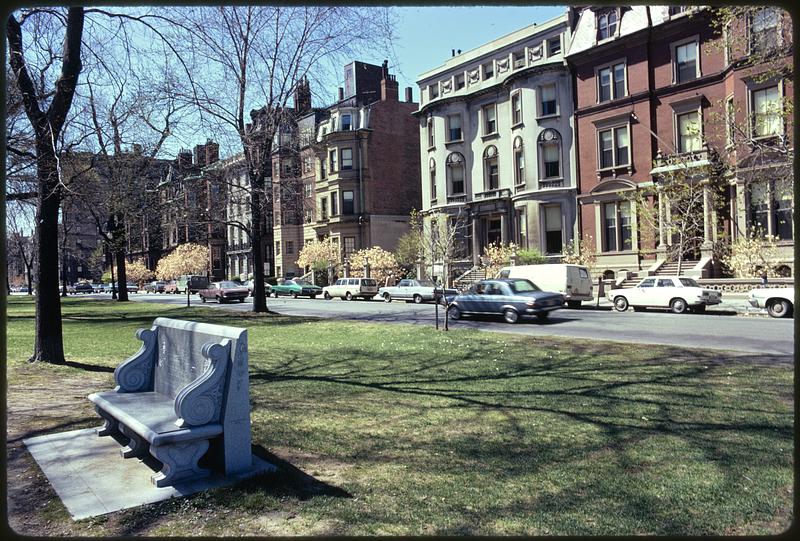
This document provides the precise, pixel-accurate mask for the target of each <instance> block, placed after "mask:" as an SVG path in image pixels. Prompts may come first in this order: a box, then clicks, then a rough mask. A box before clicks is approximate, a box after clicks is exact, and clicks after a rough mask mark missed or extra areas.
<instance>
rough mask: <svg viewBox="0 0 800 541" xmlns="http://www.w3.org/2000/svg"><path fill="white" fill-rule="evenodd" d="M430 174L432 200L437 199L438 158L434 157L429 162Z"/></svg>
mask: <svg viewBox="0 0 800 541" xmlns="http://www.w3.org/2000/svg"><path fill="white" fill-rule="evenodd" d="M428 174H429V175H430V180H431V201H435V200H436V160H434V159H433V158H431V159H430V162H428Z"/></svg>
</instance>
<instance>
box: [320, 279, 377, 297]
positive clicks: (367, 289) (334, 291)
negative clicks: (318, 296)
mask: <svg viewBox="0 0 800 541" xmlns="http://www.w3.org/2000/svg"><path fill="white" fill-rule="evenodd" d="M377 294H378V282H376V281H375V279H374V278H339V279H338V280H336V283H334V284H331V285H329V286H325V287H323V288H322V296H323V297H325V299H326V300H330V299H332V298H333V297H339V298H341V299H343V300H348V301H350V300H353V299H355V298H357V297H361V298H362V299H367V300H369V299H371V298H372V297H374V296H375V295H377Z"/></svg>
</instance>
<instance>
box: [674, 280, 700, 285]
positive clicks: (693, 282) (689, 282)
mask: <svg viewBox="0 0 800 541" xmlns="http://www.w3.org/2000/svg"><path fill="white" fill-rule="evenodd" d="M678 280H680V282H681V284H683V285H684V286H686V287H700V284H698V283H697V282H695V281H694V280H693V279H691V278H678Z"/></svg>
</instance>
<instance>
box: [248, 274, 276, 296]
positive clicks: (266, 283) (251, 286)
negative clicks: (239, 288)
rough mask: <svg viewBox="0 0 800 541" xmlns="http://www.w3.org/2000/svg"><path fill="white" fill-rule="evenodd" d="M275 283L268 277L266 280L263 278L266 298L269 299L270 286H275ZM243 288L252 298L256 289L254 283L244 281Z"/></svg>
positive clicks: (272, 278) (252, 281)
mask: <svg viewBox="0 0 800 541" xmlns="http://www.w3.org/2000/svg"><path fill="white" fill-rule="evenodd" d="M276 283H277V281H276V280H275V278H274V277H272V276H270V277H268V278H264V292H265V293H266V294H267V297H269V296H270V294H271V292H272V285H273V284H276ZM244 286H245V287H246V288H247V290H248V291H249V292H250V296H251V297H252V296H253V290H254V289H255V287H256V286H255V281H254V280H248V281H246V282H245V283H244Z"/></svg>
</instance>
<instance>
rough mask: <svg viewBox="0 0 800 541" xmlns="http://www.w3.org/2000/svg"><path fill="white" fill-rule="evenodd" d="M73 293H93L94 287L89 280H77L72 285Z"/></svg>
mask: <svg viewBox="0 0 800 541" xmlns="http://www.w3.org/2000/svg"><path fill="white" fill-rule="evenodd" d="M73 292H74V293H94V287H92V284H90V283H89V282H78V283H77V284H75V286H74V290H73Z"/></svg>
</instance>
